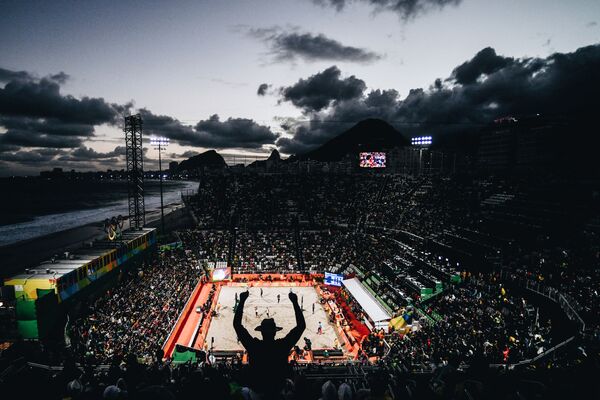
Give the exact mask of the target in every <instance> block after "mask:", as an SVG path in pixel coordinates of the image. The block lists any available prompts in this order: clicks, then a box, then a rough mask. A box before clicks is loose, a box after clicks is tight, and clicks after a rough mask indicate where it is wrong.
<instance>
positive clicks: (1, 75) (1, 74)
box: [0, 68, 33, 82]
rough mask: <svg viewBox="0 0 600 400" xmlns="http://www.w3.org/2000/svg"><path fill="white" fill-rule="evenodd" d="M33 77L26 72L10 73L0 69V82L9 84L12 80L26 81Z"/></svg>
mask: <svg viewBox="0 0 600 400" xmlns="http://www.w3.org/2000/svg"><path fill="white" fill-rule="evenodd" d="M32 78H33V77H32V76H31V75H30V74H29V72H27V71H11V70H8V69H4V68H0V82H10V81H13V80H27V79H32Z"/></svg>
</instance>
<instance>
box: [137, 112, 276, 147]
mask: <svg viewBox="0 0 600 400" xmlns="http://www.w3.org/2000/svg"><path fill="white" fill-rule="evenodd" d="M140 114H141V115H142V119H143V121H144V131H145V132H147V133H149V134H154V135H159V136H165V137H168V138H170V139H171V140H174V141H177V142H178V143H179V144H181V145H190V146H199V147H205V148H215V149H223V148H248V149H256V148H261V147H262V146H263V145H265V144H273V143H275V141H276V140H277V138H278V135H277V134H276V133H274V132H272V131H271V129H270V128H269V127H267V126H264V125H259V124H258V123H256V122H255V121H254V120H252V119H246V118H228V119H226V120H223V121H221V120H220V118H219V116H218V115H216V114H215V115H212V116H211V117H210V118H209V119H207V120H202V121H200V122H198V123H197V124H196V125H195V126H190V125H184V124H182V123H181V122H180V121H178V120H177V119H174V118H172V117H169V116H165V115H154V114H153V113H152V112H150V111H148V110H146V109H142V110H140Z"/></svg>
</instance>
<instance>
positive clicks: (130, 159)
mask: <svg viewBox="0 0 600 400" xmlns="http://www.w3.org/2000/svg"><path fill="white" fill-rule="evenodd" d="M123 132H125V147H126V151H125V156H126V159H127V194H128V200H129V201H128V203H129V227H130V228H133V229H141V228H143V227H144V225H145V224H146V208H145V205H144V159H143V148H142V116H141V115H140V114H136V115H130V116H128V117H125V126H124V127H123Z"/></svg>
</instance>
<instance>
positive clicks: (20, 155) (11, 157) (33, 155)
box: [0, 149, 64, 164]
mask: <svg viewBox="0 0 600 400" xmlns="http://www.w3.org/2000/svg"><path fill="white" fill-rule="evenodd" d="M63 153H64V152H63V151H62V150H58V149H35V150H29V151H17V152H12V153H6V152H5V153H0V161H7V162H16V163H20V164H40V163H46V162H49V161H52V160H53V159H54V158H55V157H56V156H57V155H59V154H63Z"/></svg>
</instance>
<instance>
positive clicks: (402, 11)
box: [313, 0, 462, 21]
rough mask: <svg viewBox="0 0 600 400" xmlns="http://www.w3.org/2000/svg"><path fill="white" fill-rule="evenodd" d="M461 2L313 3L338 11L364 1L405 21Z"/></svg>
mask: <svg viewBox="0 0 600 400" xmlns="http://www.w3.org/2000/svg"><path fill="white" fill-rule="evenodd" d="M461 2H462V0H313V3H316V4H319V5H321V6H329V7H333V8H335V9H336V10H338V11H342V10H343V9H344V8H345V7H346V6H347V5H348V4H350V3H363V4H367V5H368V6H370V7H371V8H373V11H374V12H392V13H395V14H397V15H398V16H399V17H400V18H401V19H402V20H404V21H407V20H410V19H413V18H415V17H417V16H420V15H423V14H425V13H427V12H429V11H431V10H433V9H436V8H437V9H442V8H444V7H446V6H450V5H452V6H456V5H458V4H460V3H461Z"/></svg>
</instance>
